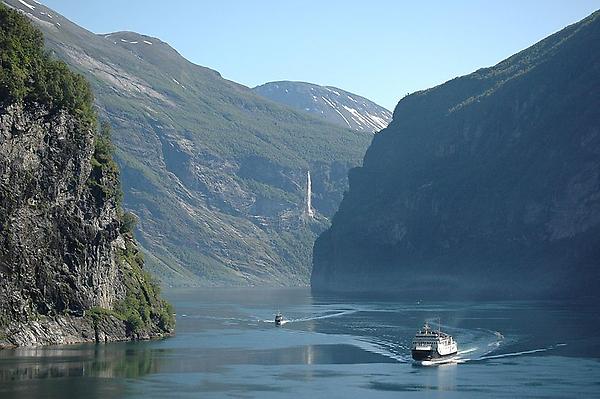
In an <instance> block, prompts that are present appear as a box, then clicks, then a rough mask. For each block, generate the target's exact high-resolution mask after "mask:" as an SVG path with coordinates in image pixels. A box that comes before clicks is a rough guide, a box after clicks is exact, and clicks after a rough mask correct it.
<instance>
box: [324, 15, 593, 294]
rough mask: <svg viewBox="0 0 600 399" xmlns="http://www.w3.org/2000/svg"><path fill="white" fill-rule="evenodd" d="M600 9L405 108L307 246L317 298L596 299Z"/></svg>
mask: <svg viewBox="0 0 600 399" xmlns="http://www.w3.org/2000/svg"><path fill="white" fill-rule="evenodd" d="M599 87H600V12H596V13H594V14H592V15H591V16H590V17H588V18H586V19H584V20H582V21H581V22H579V23H577V24H574V25H572V26H569V27H567V28H565V29H564V30H562V31H560V32H558V33H556V34H554V35H552V36H550V37H548V38H547V39H545V40H543V41H541V42H539V43H537V44H536V45H534V46H532V47H531V48H528V49H526V50H524V51H522V52H520V53H518V54H516V55H514V56H512V57H510V58H508V59H507V60H505V61H503V62H501V63H499V64H498V65H496V66H494V67H492V68H485V69H481V70H478V71H476V72H474V73H472V74H470V75H468V76H464V77H460V78H456V79H454V80H452V81H449V82H447V83H445V84H443V85H440V86H438V87H434V88H432V89H429V90H425V91H422V92H418V93H414V94H412V95H410V96H408V97H405V98H404V99H402V100H401V101H400V102H399V104H398V106H397V107H396V110H395V112H394V117H393V121H392V123H391V124H390V125H389V127H388V128H387V129H385V130H383V131H382V132H381V133H380V134H378V135H376V136H375V138H374V140H373V143H372V145H371V146H370V148H369V149H368V151H367V154H366V156H365V159H364V162H363V167H361V168H357V169H353V170H352V171H351V173H350V190H349V192H348V193H347V194H346V195H345V197H344V199H343V201H342V204H341V206H340V209H339V211H338V212H337V214H336V215H335V217H334V219H333V223H332V226H331V228H330V229H329V230H328V231H326V232H325V233H323V234H322V235H321V236H320V237H319V239H318V240H317V242H316V244H315V246H314V269H313V274H312V286H313V288H314V289H316V290H322V289H323V290H325V289H334V290H348V291H352V290H372V291H391V292H395V293H398V294H405V295H410V296H422V295H435V296H455V297H465V296H496V297H560V296H586V295H591V296H598V292H599V291H598V289H597V286H598V283H600V267H599V266H600V90H598V88H599Z"/></svg>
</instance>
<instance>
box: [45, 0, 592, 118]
mask: <svg viewBox="0 0 600 399" xmlns="http://www.w3.org/2000/svg"><path fill="white" fill-rule="evenodd" d="M41 2H42V3H44V4H45V5H47V6H49V7H51V8H53V9H54V10H56V11H58V12H59V13H61V14H63V15H64V16H65V17H67V18H69V19H71V20H72V21H74V22H76V23H77V24H79V25H81V26H83V27H85V28H87V29H89V30H91V31H93V32H96V33H106V32H113V31H117V30H131V31H135V32H138V33H144V34H147V35H151V36H155V37H158V38H160V39H162V40H164V41H166V42H168V43H169V44H171V45H172V46H173V47H174V48H176V49H177V50H178V51H179V52H180V53H181V54H182V55H184V56H185V57H186V58H188V59H189V60H190V61H192V62H194V63H196V64H200V65H203V66H207V67H210V68H213V69H216V70H217V71H219V72H220V73H221V74H222V75H223V76H224V77H225V78H227V79H231V80H234V81H236V82H239V83H242V84H245V85H247V86H250V87H252V86H255V85H258V84H262V83H265V82H268V81H274V80H300V81H306V82H313V83H317V84H323V85H331V86H337V87H340V88H342V89H345V90H348V91H351V92H355V93H357V94H360V95H363V96H365V97H367V98H370V99H372V100H373V101H375V102H377V103H379V104H380V105H383V106H384V107H386V108H388V109H390V110H393V108H394V107H395V105H396V103H397V101H398V99H400V98H401V97H403V96H404V95H405V94H406V93H408V92H413V91H416V90H420V89H425V88H428V87H431V86H434V85H437V84H440V83H443V82H445V81H447V80H449V79H452V78H454V77H456V76H460V75H464V74H467V73H470V72H472V71H474V70H476V69H478V68H481V67H486V66H491V65H494V64H496V63H497V62H499V61H501V60H502V59H504V58H506V57H508V56H510V55H511V54H513V53H515V52H517V51H519V50H522V49H524V48H526V47H528V46H530V45H531V44H533V43H535V42H537V41H539V40H541V39H542V38H544V37H546V36H548V35H550V34H552V33H554V32H556V31H558V30H560V29H561V28H563V27H565V26H567V25H569V24H572V23H574V22H576V21H578V20H580V19H582V18H584V17H586V16H587V15H589V14H591V13H592V12H593V11H595V10H596V9H598V8H600V0H539V1H532V0H502V1H484V0H480V1H475V0H470V1H467V0H453V1H442V0H439V1H425V0H423V1H392V0H370V1H352V0H345V1H336V0H330V1H326V0H320V1H317V0H315V1H312V0H305V1H285V0H264V1H259V0H256V1H247V0H246V1H245V0H237V1H234V0H230V1H227V0H219V1H208V0H204V1H183V0H170V1H152V0H103V1H82V0H41Z"/></svg>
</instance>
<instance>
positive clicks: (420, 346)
mask: <svg viewBox="0 0 600 399" xmlns="http://www.w3.org/2000/svg"><path fill="white" fill-rule="evenodd" d="M457 353H458V345H457V344H456V341H454V338H452V336H450V335H448V334H446V333H444V332H442V331H441V329H440V328H439V326H438V329H437V330H433V329H432V328H431V327H429V324H427V323H425V325H424V326H423V328H421V329H420V330H419V331H417V334H415V337H414V339H413V341H412V358H413V359H414V360H415V361H416V362H420V363H421V364H435V363H441V362H444V361H447V360H448V359H451V358H452V357H453V356H455V355H456V354H457Z"/></svg>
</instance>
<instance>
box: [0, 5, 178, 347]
mask: <svg viewBox="0 0 600 399" xmlns="http://www.w3.org/2000/svg"><path fill="white" fill-rule="evenodd" d="M0 23H1V26H2V32H1V33H2V40H1V43H2V48H1V51H2V63H1V65H2V68H1V70H0V78H1V83H2V85H1V87H0V93H1V94H2V95H1V96H0V347H1V346H7V345H42V344H54V343H71V342H84V341H110V340H124V339H132V338H147V337H153V336H161V335H164V334H168V333H169V332H171V331H172V328H173V319H172V316H171V314H170V310H169V307H168V306H167V304H166V303H165V302H163V301H162V300H161V299H160V297H159V295H158V289H157V288H156V285H155V284H153V283H152V281H151V280H150V278H149V276H148V275H146V274H145V273H144V272H143V271H142V264H143V261H142V258H141V257H140V256H139V252H138V251H137V248H136V243H135V241H134V239H133V237H132V236H131V234H130V233H129V232H127V231H126V226H125V225H124V223H123V219H124V216H123V212H122V210H121V208H120V186H119V180H118V179H119V175H118V170H117V169H116V167H115V166H116V165H115V164H114V161H112V158H111V155H110V144H109V142H108V138H107V137H105V136H102V135H100V133H99V132H96V128H95V126H96V124H95V116H94V114H93V112H92V111H91V95H90V93H89V88H88V87H87V86H86V85H85V84H84V81H83V80H82V79H81V78H79V77H78V76H77V75H74V74H72V73H71V72H69V71H68V70H67V69H66V68H65V67H64V64H62V63H59V62H57V61H52V60H50V59H48V58H47V56H45V55H44V54H43V47H42V44H43V40H42V39H41V35H40V34H39V32H37V31H35V30H33V29H32V28H31V27H30V26H29V24H28V22H27V20H26V18H25V17H22V16H20V15H18V14H17V13H16V12H14V11H10V10H7V9H6V7H5V6H3V5H0ZM15 71H19V74H18V75H15V76H13V75H14V74H16V72H15ZM50 76H51V77H52V79H49V77H50ZM19 79H21V80H20V81H19ZM9 82H10V83H9ZM57 82H59V83H61V84H57V86H55V87H52V86H50V84H52V83H57ZM80 86H81V87H80ZM57 88H58V90H57ZM79 89H80V90H82V91H83V94H81V95H80V94H79V93H76V90H79ZM70 91H73V92H72V93H71V94H67V93H68V92H70ZM59 93H60V94H59ZM80 98H81V99H83V100H82V102H81V103H79V102H78V101H79V99H80ZM34 100H35V101H34ZM76 104H78V105H76Z"/></svg>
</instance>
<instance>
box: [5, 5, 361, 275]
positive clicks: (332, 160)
mask: <svg viewBox="0 0 600 399" xmlns="http://www.w3.org/2000/svg"><path fill="white" fill-rule="evenodd" d="M7 3H8V4H10V5H11V6H12V7H14V8H17V9H19V10H21V11H22V12H24V13H26V15H28V16H29V17H30V18H31V19H32V20H33V21H35V23H36V24H37V25H38V26H39V27H40V28H41V29H42V30H43V31H44V34H45V37H46V44H47V47H48V48H49V49H51V50H52V51H53V52H54V53H55V55H56V56H57V57H59V58H61V59H63V60H65V61H66V62H67V63H68V64H70V65H71V66H72V67H73V68H75V69H77V70H78V71H80V72H81V73H83V74H84V75H85V76H86V77H87V78H88V79H89V80H90V82H91V83H92V87H93V90H94V93H95V96H96V103H97V105H98V107H99V110H100V114H101V117H103V118H105V119H108V120H109V121H110V123H111V124H112V125H113V129H114V137H113V139H114V142H115V144H116V147H117V150H116V158H117V161H118V163H119V164H120V166H121V169H122V184H123V191H124V193H125V198H124V201H125V202H124V203H125V207H126V208H128V209H130V210H132V211H133V212H134V213H135V214H137V215H138V216H139V218H140V223H139V231H138V232H137V233H138V234H137V235H138V238H139V241H140V243H141V245H142V246H143V248H144V249H145V254H146V261H147V262H146V263H147V264H148V265H149V266H150V267H152V268H153V270H154V271H155V272H156V273H157V274H158V275H159V276H160V277H161V278H162V279H163V280H164V281H166V282H168V283H170V284H178V285H179V284H188V285H198V284H216V285H224V284H233V285H264V284H269V285H300V284H306V283H307V282H308V280H309V276H310V267H311V260H310V259H311V248H312V243H313V241H314V238H315V237H316V235H317V234H318V233H319V232H321V231H322V230H323V229H324V228H325V227H326V226H327V224H328V218H329V217H331V216H332V215H333V213H334V211H335V209H337V206H338V204H339V201H340V200H341V198H342V195H343V192H344V190H345V189H346V188H347V171H348V169H349V168H350V167H353V166H356V165H358V164H359V163H360V160H361V157H362V155H363V154H364V151H365V149H366V148H367V146H368V144H369V142H370V140H371V138H372V134H370V133H368V132H364V133H363V132H356V131H352V130H349V129H342V128H338V127H336V126H333V125H331V124H329V123H326V122H325V121H323V120H321V119H318V118H314V117H311V116H309V115H306V114H304V113H299V112H296V111H293V110H291V109H289V108H287V107H283V106H280V105H278V104H275V103H273V102H271V101H268V100H265V99H264V98H262V97H260V96H257V95H256V94H254V93H253V92H252V91H251V90H250V89H249V88H247V87H245V86H242V85H239V84H237V83H234V82H231V81H228V80H225V79H223V78H222V77H221V76H220V75H219V73H217V72H215V71H213V70H211V69H208V68H204V67H201V66H198V65H195V64H192V63H191V62H189V61H187V60H186V59H185V58H183V57H182V56H181V55H180V54H179V53H178V52H177V51H175V50H174V49H173V48H171V47H170V46H169V45H168V44H166V43H165V42H163V41H161V40H159V39H157V38H153V37H149V36H144V35H140V34H137V33H132V32H115V33H111V34H102V35H96V34H93V33H91V32H89V31H87V30H85V29H83V28H81V27H79V26H77V25H75V24H73V23H72V22H70V21H69V20H67V19H65V18H64V17H62V16H60V15H59V14H57V13H56V12H54V11H53V10H50V9H48V8H46V7H44V6H43V5H41V4H39V3H37V2H32V1H29V0H9V1H7ZM206 40H210V38H206ZM308 175H310V180H311V183H312V185H311V190H309V189H308V186H309V185H308V181H309V179H308V177H309V176H308ZM309 205H310V206H309Z"/></svg>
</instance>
